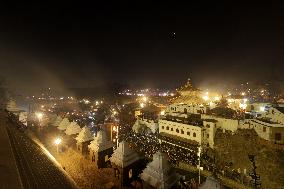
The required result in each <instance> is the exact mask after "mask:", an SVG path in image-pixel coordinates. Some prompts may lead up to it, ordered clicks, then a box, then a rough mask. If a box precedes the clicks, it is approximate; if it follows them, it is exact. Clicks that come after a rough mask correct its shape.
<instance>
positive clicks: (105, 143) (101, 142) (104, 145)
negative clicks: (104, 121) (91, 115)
mask: <svg viewBox="0 0 284 189" xmlns="http://www.w3.org/2000/svg"><path fill="white" fill-rule="evenodd" d="M113 146H114V145H113V143H112V141H110V140H107V136H106V132H105V131H104V130H101V131H99V132H98V134H97V136H96V137H95V138H94V140H93V141H92V142H91V144H90V145H89V146H88V147H89V148H90V149H92V150H93V151H95V152H100V151H104V150H106V149H109V148H112V147H113Z"/></svg>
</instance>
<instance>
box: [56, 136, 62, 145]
mask: <svg viewBox="0 0 284 189" xmlns="http://www.w3.org/2000/svg"><path fill="white" fill-rule="evenodd" d="M61 142H62V140H61V138H57V139H55V141H54V143H55V144H56V145H59V144H60V143H61Z"/></svg>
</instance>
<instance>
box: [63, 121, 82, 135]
mask: <svg viewBox="0 0 284 189" xmlns="http://www.w3.org/2000/svg"><path fill="white" fill-rule="evenodd" d="M81 130H82V129H81V127H80V126H79V125H78V124H77V122H75V121H72V122H71V123H70V125H69V126H67V129H66V131H65V133H66V134H67V135H74V134H78V133H80V131H81Z"/></svg>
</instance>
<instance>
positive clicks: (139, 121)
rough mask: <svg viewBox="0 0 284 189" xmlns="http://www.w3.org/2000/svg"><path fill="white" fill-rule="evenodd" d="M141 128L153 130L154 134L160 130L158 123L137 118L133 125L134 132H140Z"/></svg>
mask: <svg viewBox="0 0 284 189" xmlns="http://www.w3.org/2000/svg"><path fill="white" fill-rule="evenodd" d="M140 126H146V127H148V128H149V129H151V131H152V133H155V132H156V131H157V130H158V129H159V125H158V122H155V121H154V120H149V119H143V118H137V120H136V122H135V123H134V125H133V130H134V131H135V132H138V130H139V127H140Z"/></svg>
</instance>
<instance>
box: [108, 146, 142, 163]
mask: <svg viewBox="0 0 284 189" xmlns="http://www.w3.org/2000/svg"><path fill="white" fill-rule="evenodd" d="M139 159H140V157H139V155H138V154H137V153H136V152H135V151H134V150H132V149H131V148H129V145H128V143H127V142H125V141H122V142H120V143H119V145H118V148H117V149H116V150H115V151H114V153H113V154H112V156H111V158H110V161H111V163H113V164H115V165H117V166H119V167H122V168H124V167H127V166H128V165H130V164H132V163H134V162H136V161H138V160H139Z"/></svg>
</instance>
